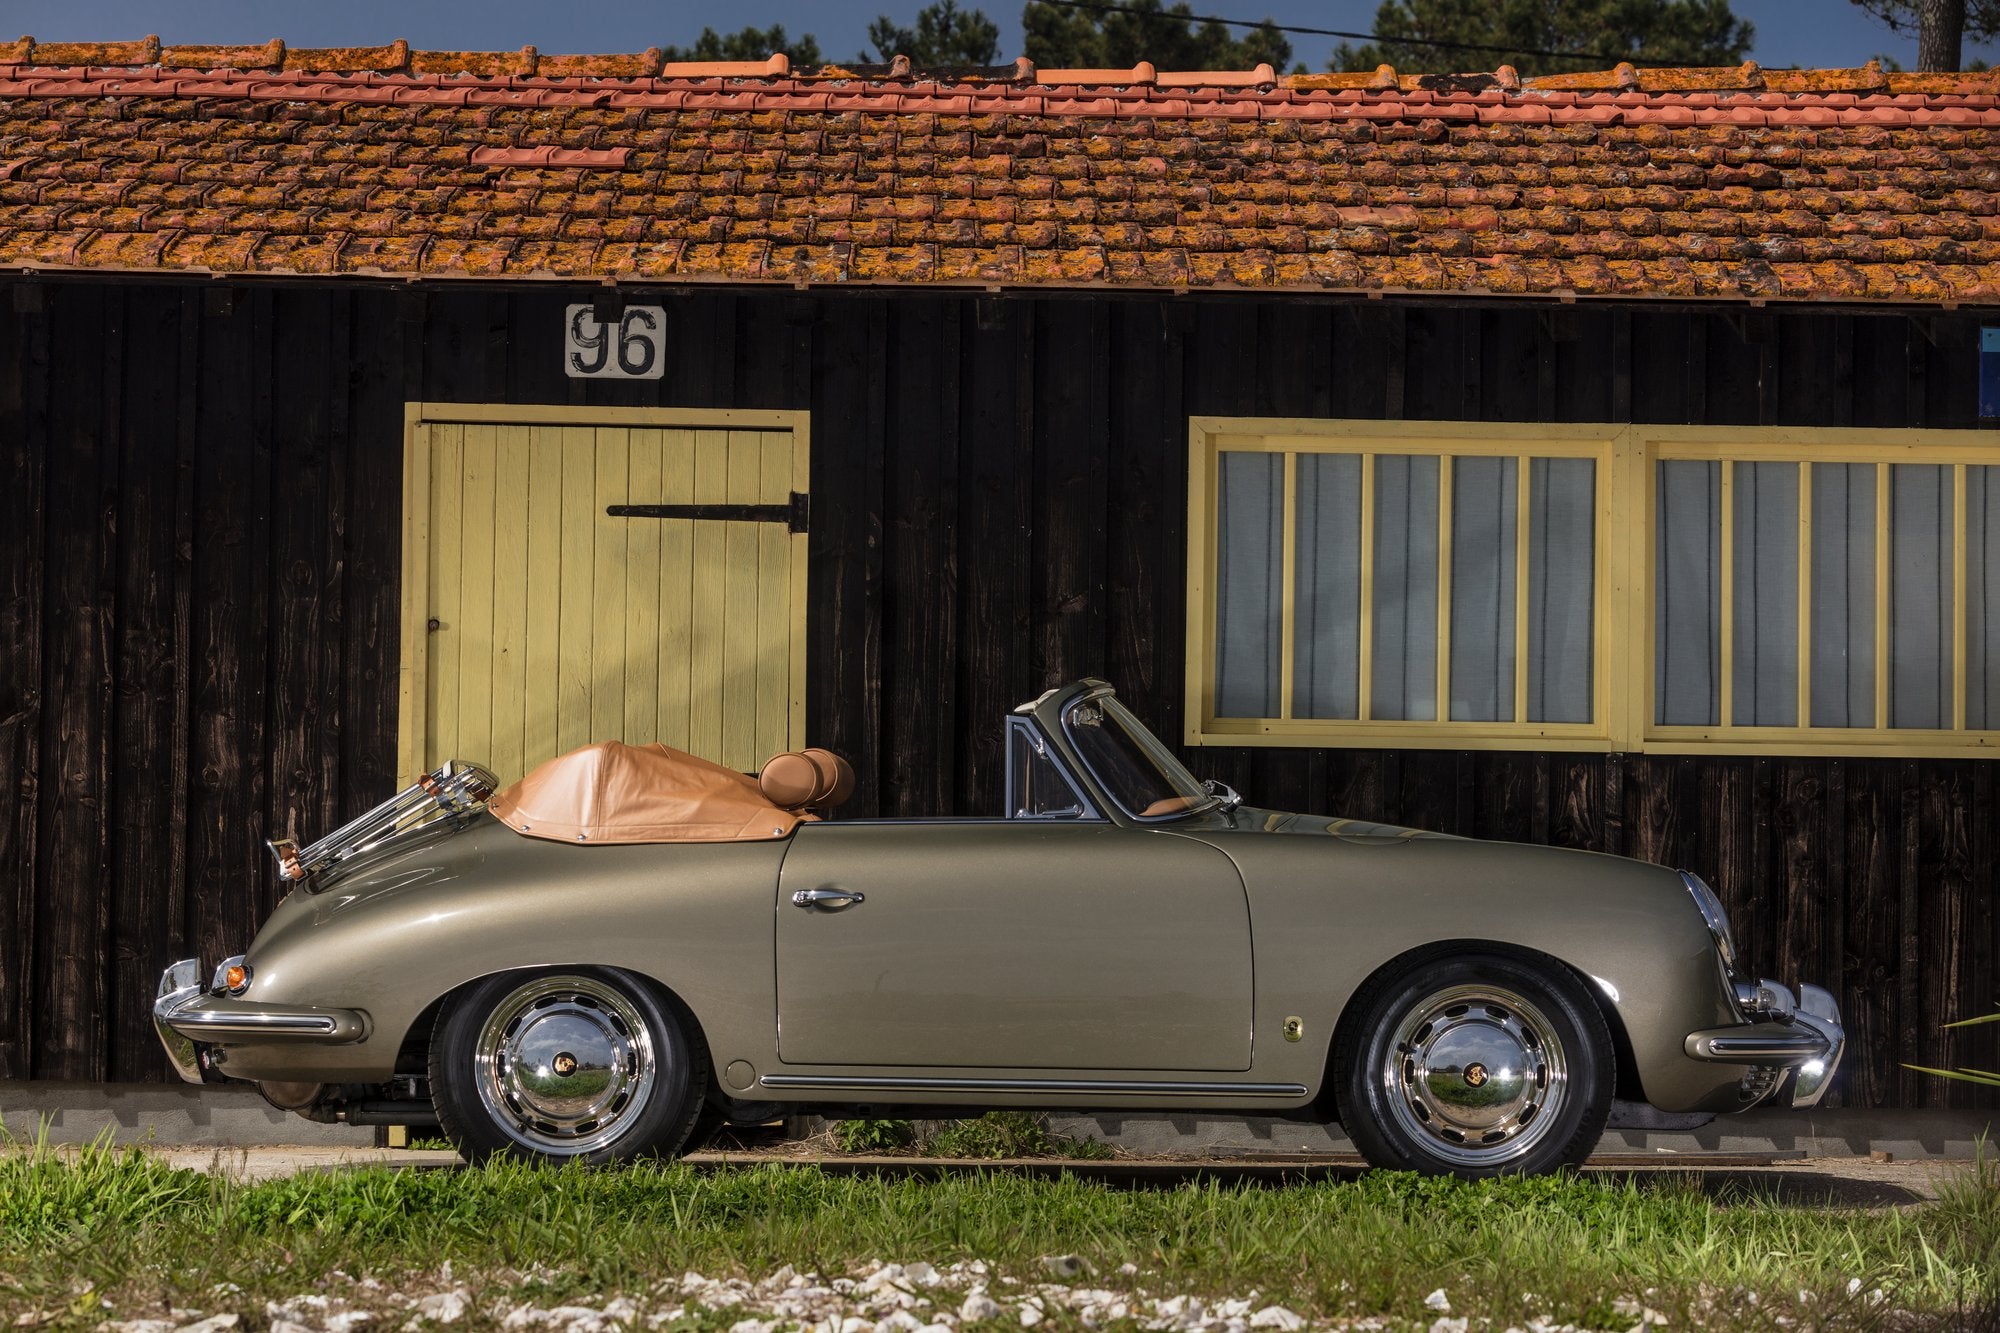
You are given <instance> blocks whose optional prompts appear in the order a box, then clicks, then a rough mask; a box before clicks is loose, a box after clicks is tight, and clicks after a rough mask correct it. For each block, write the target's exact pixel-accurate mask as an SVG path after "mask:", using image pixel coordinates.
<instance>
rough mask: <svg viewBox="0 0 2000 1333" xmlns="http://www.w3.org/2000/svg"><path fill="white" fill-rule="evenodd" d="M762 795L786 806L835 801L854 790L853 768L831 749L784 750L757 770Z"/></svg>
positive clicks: (800, 807)
mask: <svg viewBox="0 0 2000 1333" xmlns="http://www.w3.org/2000/svg"><path fill="white" fill-rule="evenodd" d="M757 786H758V788H759V789H760V790H762V791H763V793H764V799H765V800H767V801H769V802H770V803H771V804H772V805H777V806H783V807H784V808H786V809H787V810H802V809H804V808H806V807H807V806H834V805H839V804H840V803H841V802H842V801H844V800H846V799H847V798H848V797H849V796H851V795H853V794H854V769H853V768H852V767H851V766H849V764H848V762H847V761H846V760H845V759H842V758H841V757H840V756H839V755H837V754H835V753H833V752H832V751H831V750H817V749H815V750H787V751H786V752H785V753H783V754H779V755H773V756H771V759H770V761H769V762H768V763H766V764H765V765H764V768H763V771H762V772H760V773H758V774H757Z"/></svg>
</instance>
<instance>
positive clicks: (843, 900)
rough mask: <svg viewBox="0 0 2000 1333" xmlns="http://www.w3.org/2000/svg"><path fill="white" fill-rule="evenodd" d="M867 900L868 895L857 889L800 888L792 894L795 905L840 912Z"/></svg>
mask: <svg viewBox="0 0 2000 1333" xmlns="http://www.w3.org/2000/svg"><path fill="white" fill-rule="evenodd" d="M866 901H868V895H866V894H864V893H862V892H860V891H859V890H856V889H800V890H799V891H798V892H797V893H795V894H793V895H792V905H793V906H794V907H804V908H808V909H811V908H819V909H821V910H823V911H828V912H838V911H839V910H840V909H841V908H843V907H852V906H854V905H855V904H856V903H862V902H866Z"/></svg>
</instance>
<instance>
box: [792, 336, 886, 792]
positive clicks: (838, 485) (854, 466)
mask: <svg viewBox="0 0 2000 1333" xmlns="http://www.w3.org/2000/svg"><path fill="white" fill-rule="evenodd" d="M887 324H888V302H887V301H886V300H885V299H880V298H872V297H871V298H866V299H863V300H859V301H853V302H841V303H839V304H837V305H828V306H827V307H825V313H824V316H823V322H822V324H821V325H820V327H818V328H817V329H816V330H815V332H814V338H813V366H814V370H813V398H812V413H813V422H814V440H815V443H816V447H815V449H814V451H813V454H814V457H813V488H812V489H813V496H814V500H813V531H812V544H811V552H812V554H811V559H812V565H813V568H814V570H815V571H824V573H823V576H822V581H821V582H820V584H819V585H818V590H817V591H815V593H814V595H813V598H812V608H811V613H812V614H811V619H810V623H809V629H808V639H809V642H810V645H811V656H812V659H813V661H815V662H817V663H821V664H823V667H824V671H825V675H824V683H822V684H820V685H818V686H816V687H815V689H814V690H813V695H812V700H813V703H812V707H811V709H810V712H811V716H812V717H813V719H814V723H813V725H814V726H815V727H818V728H823V730H821V731H819V732H817V733H816V736H817V738H818V739H819V740H820V743H821V744H823V745H826V746H827V747H828V748H830V749H833V750H835V751H836V752H838V753H840V754H842V755H844V756H846V757H847V759H848V761H849V762H850V763H852V764H853V765H854V769H855V789H854V798H853V800H851V801H850V802H849V803H848V810H849V812H851V813H852V814H853V815H854V816H855V817H866V816H869V815H873V814H877V813H879V812H880V809H881V763H882V756H881V735H882V705H881V684H882V541H883V529H882V486H883V471H884V463H883V458H884V454H883V435H884V431H885V429H886V424H885V422H886V412H887V387H886V377H885V370H884V365H883V361H884V356H885V352H884V348H885V345H886V342H887ZM834 460H838V462H837V464H836V462H835V461H834Z"/></svg>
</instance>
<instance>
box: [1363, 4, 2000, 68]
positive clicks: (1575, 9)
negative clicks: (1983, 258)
mask: <svg viewBox="0 0 2000 1333" xmlns="http://www.w3.org/2000/svg"><path fill="white" fill-rule="evenodd" d="M1995 2H1996V3H2000V0H1995ZM1373 31H1374V32H1375V33H1376V35H1377V40H1375V41H1373V42H1369V43H1367V44H1366V45H1363V46H1359V47H1355V46H1349V45H1348V44H1346V43H1345V42H1343V43H1341V45H1340V46H1339V47H1338V48H1337V49H1336V50H1335V51H1334V53H1333V61H1332V65H1331V67H1332V68H1333V69H1337V70H1369V69H1374V68H1375V67H1376V66H1377V65H1393V66H1395V67H1396V68H1397V69H1399V70H1427V71H1432V72H1439V73H1444V72H1451V73H1458V72H1464V71H1469V70H1490V69H1495V68H1497V67H1499V66H1501V65H1512V66H1513V67H1514V68H1515V69H1516V70H1517V71H1519V72H1520V73H1521V74H1523V75H1534V74H1561V73H1568V72H1571V71H1575V70H1585V69H1604V68H1606V67H1608V66H1610V65H1613V64H1616V63H1617V62H1619V61H1621V60H1629V61H1631V62H1632V63H1633V64H1635V65H1735V64H1740V63H1741V62H1742V60H1743V58H1744V56H1745V54H1746V53H1748V51H1749V50H1750V43H1751V40H1752V38H1753V37H1754V36H1755V30H1754V29H1753V28H1752V27H1751V26H1750V24H1749V23H1748V22H1747V21H1745V20H1743V19H1739V18H1737V17H1736V15H1735V14H1734V13H1732V12H1731V11H1730V8H1729V0H1384V2H1383V4H1382V6H1381V8H1379V9H1377V10H1376V11H1375V22H1374V27H1373ZM1551 51H1553V52H1571V51H1574V52H1578V53H1580V54H1578V55H1577V56H1576V57H1574V58H1564V57H1558V56H1548V55H1540V54H1537V53H1538V52H1551Z"/></svg>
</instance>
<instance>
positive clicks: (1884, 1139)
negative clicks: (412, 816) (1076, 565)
mask: <svg viewBox="0 0 2000 1333" xmlns="http://www.w3.org/2000/svg"><path fill="white" fill-rule="evenodd" d="M0 1125H4V1127H5V1129H6V1132H7V1133H8V1134H9V1135H12V1136H13V1137H14V1138H16V1139H33V1138H34V1137H35V1136H36V1135H37V1133H38V1132H41V1130H42V1127H43V1126H44V1125H46V1132H47V1135H48V1140H49V1142H51V1143H89V1142H91V1141H93V1140H95V1139H98V1138H100V1137H108V1138H109V1141H110V1142H112V1143H116V1144H127V1143H152V1144H158V1145H162V1146H168V1145H186V1146H193V1147H212V1148H254V1147H265V1146H271V1147H277V1146H300V1147H314V1146H318V1147H344V1148H365V1147H371V1146H373V1144H374V1142H375V1132H374V1130H372V1129H369V1128H365V1127H363V1128H357V1127H355V1126H351V1125H321V1124H315V1123H313V1122H312V1121H310V1120H305V1119H302V1118H301V1117H299V1116H296V1115H293V1114H291V1113H290V1112H287V1111H279V1110H276V1109H274V1108H272V1107H270V1106H267V1105H266V1104H265V1103H264V1100H263V1098H261V1097H259V1096H258V1095H257V1093H256V1091H255V1089H253V1088H250V1087H248V1086H242V1085H238V1086H229V1085H217V1086H213V1087H197V1086H195V1085H193V1084H186V1083H181V1084H166V1083H59V1082H42V1081H36V1082H0ZM1049 1127H1050V1129H1051V1130H1053V1131H1054V1132H1056V1133H1058V1134H1064V1135H1067V1136H1069V1137H1072V1138H1093V1139H1100V1140H1102V1141H1104V1142H1106V1143H1109V1144H1111V1145H1113V1146H1114V1147H1118V1148H1122V1149H1125V1150H1126V1151H1128V1152H1133V1153H1140V1154H1148V1155H1151V1154H1160V1153H1171V1154H1175V1155H1181V1156H1223V1157H1236V1156H1242V1155H1246V1154H1252V1155H1254V1154H1268V1153H1306V1154H1309V1155H1312V1156H1315V1157H1321V1156H1328V1155H1336V1154H1347V1153H1352V1152H1353V1151H1354V1145H1353V1144H1352V1143H1351V1142H1350V1141H1349V1140H1348V1138H1347V1136H1346V1135H1345V1134H1343V1133H1341V1131H1340V1127H1339V1126H1338V1125H1331V1126H1327V1125H1312V1124H1303V1123H1300V1122H1296V1121H1290V1120H1278V1119H1273V1118H1271V1117H1268V1116H1198V1115H1122V1114H1118V1113H1116V1112H1113V1113H1109V1114H1102V1115H1089V1116H1083V1115H1060V1114H1058V1115H1053V1116H1051V1117H1050V1118H1049ZM1995 1128H2000V1112H1995V1111H1866V1110H1835V1111H1815V1112H1812V1113H1801V1112H1791V1111H1750V1112H1747V1113H1745V1114H1743V1115H1738V1116H1723V1117H1721V1118H1720V1119H1718V1120H1715V1121H1713V1122H1711V1123H1710V1124H1708V1125H1705V1126H1703V1127H1702V1128H1700V1129H1696V1130H1671V1131H1669V1130H1639V1129H1613V1130H1609V1131H1607V1132H1606V1133H1605V1135H1604V1139H1603V1142H1602V1143H1601V1144H1600V1145H1599V1148H1598V1151H1599V1152H1600V1153H1641V1154H1656V1155H1659V1156H1662V1157H1665V1156H1671V1155H1674V1154H1683V1153H1731V1154H1748V1155H1768V1154H1773V1153H1777V1154H1791V1153H1802V1154H1804V1155H1805V1156H1807V1157H1866V1156H1868V1155H1869V1154H1871V1153H1877V1152H1887V1153H1890V1154H1892V1155H1893V1156H1894V1157H1895V1159H1896V1160H1897V1161H1910V1160H1920V1159H1925V1158H1952V1159H1967V1158H1970V1157H1972V1156H1973V1155H1974V1152H1975V1151H1976V1149H1977V1147H1978V1145H1979V1143H1980V1141H1981V1140H1982V1139H1986V1140H1988V1141H1993V1140H1994V1139H1995V1135H1994V1132H1993V1131H1994V1130H1995Z"/></svg>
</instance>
